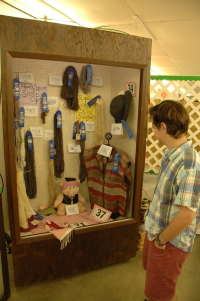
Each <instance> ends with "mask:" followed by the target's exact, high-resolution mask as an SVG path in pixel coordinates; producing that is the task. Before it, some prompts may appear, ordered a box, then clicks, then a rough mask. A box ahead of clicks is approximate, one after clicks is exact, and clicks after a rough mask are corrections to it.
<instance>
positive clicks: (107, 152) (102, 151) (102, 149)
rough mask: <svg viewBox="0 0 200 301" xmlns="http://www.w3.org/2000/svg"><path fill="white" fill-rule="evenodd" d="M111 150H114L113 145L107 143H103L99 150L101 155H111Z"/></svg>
mask: <svg viewBox="0 0 200 301" xmlns="http://www.w3.org/2000/svg"><path fill="white" fill-rule="evenodd" d="M111 152H112V146H110V145H105V144H102V145H101V146H100V148H99V150H98V152H97V153H98V154H99V155H102V156H105V157H108V158H109V157H110V155H111Z"/></svg>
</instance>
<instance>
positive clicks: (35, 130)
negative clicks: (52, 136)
mask: <svg viewBox="0 0 200 301" xmlns="http://www.w3.org/2000/svg"><path fill="white" fill-rule="evenodd" d="M30 131H31V133H32V136H33V137H35V138H41V137H43V128H42V127H30Z"/></svg>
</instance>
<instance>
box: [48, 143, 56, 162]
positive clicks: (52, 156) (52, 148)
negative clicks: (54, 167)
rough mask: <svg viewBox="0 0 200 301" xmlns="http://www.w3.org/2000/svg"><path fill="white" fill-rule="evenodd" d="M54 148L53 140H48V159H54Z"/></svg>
mask: <svg viewBox="0 0 200 301" xmlns="http://www.w3.org/2000/svg"><path fill="white" fill-rule="evenodd" d="M54 149H55V145H54V141H53V140H50V141H49V158H50V159H54V158H55V152H54Z"/></svg>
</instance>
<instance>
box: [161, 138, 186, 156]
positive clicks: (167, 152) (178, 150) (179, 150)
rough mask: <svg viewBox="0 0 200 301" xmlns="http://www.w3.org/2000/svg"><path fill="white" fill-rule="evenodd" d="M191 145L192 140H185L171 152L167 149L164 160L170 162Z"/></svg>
mask: <svg viewBox="0 0 200 301" xmlns="http://www.w3.org/2000/svg"><path fill="white" fill-rule="evenodd" d="M191 145H192V140H187V142H184V143H183V144H181V145H179V146H178V147H176V148H174V149H173V150H172V151H169V150H168V149H167V150H166V152H165V159H168V160H172V159H174V158H175V157H176V156H177V155H178V154H179V153H180V152H182V150H183V149H187V148H188V147H190V146H191Z"/></svg>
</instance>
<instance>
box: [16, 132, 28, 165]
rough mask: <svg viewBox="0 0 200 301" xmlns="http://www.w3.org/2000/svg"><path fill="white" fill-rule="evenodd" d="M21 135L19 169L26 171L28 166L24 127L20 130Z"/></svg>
mask: <svg viewBox="0 0 200 301" xmlns="http://www.w3.org/2000/svg"><path fill="white" fill-rule="evenodd" d="M19 135H20V145H19V156H18V158H19V159H18V164H19V167H20V168H22V169H24V167H25V166H26V161H25V153H26V152H25V141H24V127H21V128H20V130H19Z"/></svg>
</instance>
